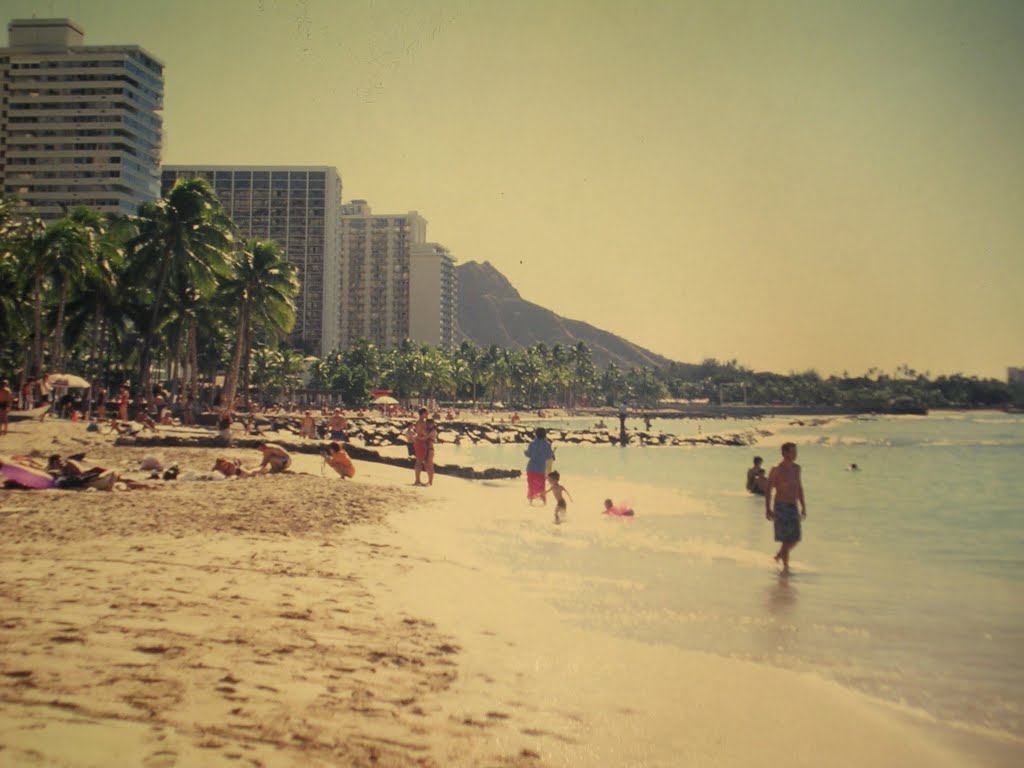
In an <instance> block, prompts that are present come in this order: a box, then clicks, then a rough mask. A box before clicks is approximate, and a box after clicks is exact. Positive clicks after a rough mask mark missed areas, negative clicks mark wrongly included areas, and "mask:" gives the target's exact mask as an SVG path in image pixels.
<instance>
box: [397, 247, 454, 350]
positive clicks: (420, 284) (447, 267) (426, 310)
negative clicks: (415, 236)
mask: <svg viewBox="0 0 1024 768" xmlns="http://www.w3.org/2000/svg"><path fill="white" fill-rule="evenodd" d="M457 300H458V281H457V279H456V276H455V259H453V258H452V256H451V254H450V253H449V252H448V249H447V248H445V247H444V246H443V245H438V244H437V243H423V244H422V245H414V246H413V248H412V254H411V258H410V260H409V336H410V337H411V338H413V339H415V340H416V341H418V342H420V343H422V344H430V345H432V346H435V347H439V348H441V349H443V350H444V351H445V352H449V353H451V352H454V351H455V341H456V340H455V317H456V315H457V314H458V305H457Z"/></svg>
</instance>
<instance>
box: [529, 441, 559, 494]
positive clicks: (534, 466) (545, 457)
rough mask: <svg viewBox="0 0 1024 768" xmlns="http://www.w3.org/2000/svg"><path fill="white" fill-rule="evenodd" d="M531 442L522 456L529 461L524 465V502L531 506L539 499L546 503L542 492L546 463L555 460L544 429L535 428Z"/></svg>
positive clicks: (543, 491)
mask: <svg viewBox="0 0 1024 768" xmlns="http://www.w3.org/2000/svg"><path fill="white" fill-rule="evenodd" d="M533 434H534V438H533V442H531V443H530V444H529V446H527V448H526V450H525V451H524V452H523V454H524V455H525V456H526V458H528V459H529V461H528V462H527V463H526V500H527V501H529V502H530V504H533V500H534V499H536V498H538V497H539V498H540V500H541V501H542V502H543V503H544V504H547V503H548V497H547V493H546V492H545V490H544V477H545V474H544V473H545V470H546V468H547V463H548V462H549V461H554V460H555V451H554V449H553V448H552V447H551V443H550V441H548V432H547V430H546V429H544V427H537V430H536V431H535V432H534V433H533Z"/></svg>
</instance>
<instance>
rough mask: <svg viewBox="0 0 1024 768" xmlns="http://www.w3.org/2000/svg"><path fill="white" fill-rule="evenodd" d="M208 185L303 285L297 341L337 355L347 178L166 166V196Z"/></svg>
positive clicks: (301, 169) (245, 231) (323, 172)
mask: <svg viewBox="0 0 1024 768" xmlns="http://www.w3.org/2000/svg"><path fill="white" fill-rule="evenodd" d="M195 177H199V178H203V179H206V180H207V181H208V182H209V183H210V186H212V187H213V189H214V191H215V192H216V193H217V197H218V198H220V201H221V204H222V205H223V206H224V210H225V211H227V213H228V215H229V216H230V217H231V219H232V220H233V221H234V222H235V224H236V225H238V228H239V230H240V231H241V233H242V235H243V236H244V237H246V238H250V237H252V238H258V239H260V240H274V241H276V242H277V244H278V245H279V246H280V247H281V252H282V254H284V256H286V257H287V259H288V261H289V262H290V263H291V264H293V265H294V266H295V267H297V268H298V273H299V281H300V283H301V286H302V290H301V293H300V294H299V297H298V299H297V307H296V309H297V312H296V315H297V317H296V322H295V330H294V331H293V333H292V340H293V341H298V342H301V343H302V344H303V346H304V347H305V348H306V350H307V352H310V353H312V354H316V355H321V356H323V355H326V354H327V353H329V352H332V351H334V350H335V349H337V348H338V345H339V338H338V326H339V317H338V311H339V306H340V295H339V292H340V290H341V286H340V282H339V275H338V270H339V264H340V253H339V251H340V240H339V229H338V227H339V209H340V206H341V177H340V176H339V175H338V170H337V169H336V168H331V167H327V166H221V165H167V166H164V169H163V174H162V178H161V194H165V193H166V192H167V191H168V190H169V189H170V188H171V187H172V186H174V183H175V181H176V180H177V179H179V178H195Z"/></svg>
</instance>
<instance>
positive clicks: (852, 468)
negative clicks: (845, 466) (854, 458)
mask: <svg viewBox="0 0 1024 768" xmlns="http://www.w3.org/2000/svg"><path fill="white" fill-rule="evenodd" d="M859 470H860V467H858V466H857V465H856V464H851V465H850V471H851V472H857V471H859Z"/></svg>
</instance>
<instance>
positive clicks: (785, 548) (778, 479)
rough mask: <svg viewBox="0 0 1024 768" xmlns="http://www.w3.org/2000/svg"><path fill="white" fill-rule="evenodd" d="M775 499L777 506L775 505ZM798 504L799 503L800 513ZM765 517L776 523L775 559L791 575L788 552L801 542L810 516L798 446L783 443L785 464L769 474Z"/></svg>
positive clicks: (765, 499) (765, 497) (776, 467)
mask: <svg viewBox="0 0 1024 768" xmlns="http://www.w3.org/2000/svg"><path fill="white" fill-rule="evenodd" d="M772 496H774V497H775V505H774V507H773V506H772ZM797 502H799V504H800V509H799V511H798V510H797ZM764 514H765V517H767V518H768V519H769V520H771V521H772V522H773V523H774V527H775V540H776V541H777V542H779V544H780V546H779V551H778V552H776V553H775V560H776V561H778V562H780V563H782V572H783V573H789V553H790V552H791V551H792V550H793V547H795V546H796V545H797V544H799V543H800V533H801V531H800V521H801V520H802V519H803V518H805V517H807V504H806V503H805V502H804V487H803V483H802V482H801V480H800V465H799V464H797V463H796V444H795V443H783V444H782V461H781V462H779V463H778V464H776V465H775V466H774V467H772V471H771V472H769V473H768V490H767V491H766V492H765V495H764Z"/></svg>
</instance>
